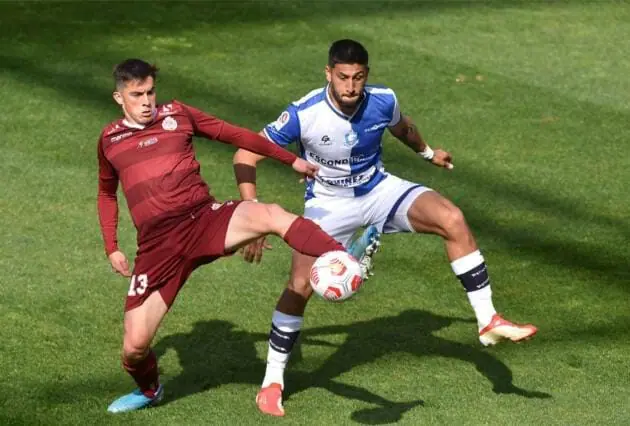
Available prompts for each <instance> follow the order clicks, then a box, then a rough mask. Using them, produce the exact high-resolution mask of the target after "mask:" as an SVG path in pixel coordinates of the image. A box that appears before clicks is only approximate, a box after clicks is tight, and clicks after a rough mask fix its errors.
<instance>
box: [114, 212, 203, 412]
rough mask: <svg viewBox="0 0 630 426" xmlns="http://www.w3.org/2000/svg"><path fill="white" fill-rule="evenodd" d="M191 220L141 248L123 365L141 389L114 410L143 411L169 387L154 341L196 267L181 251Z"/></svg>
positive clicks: (131, 292) (129, 300)
mask: <svg viewBox="0 0 630 426" xmlns="http://www.w3.org/2000/svg"><path fill="white" fill-rule="evenodd" d="M190 224H191V223H190V222H186V221H184V222H182V223H181V224H180V226H178V227H177V228H176V229H174V230H172V231H171V232H170V233H169V234H167V235H165V236H163V238H162V239H161V240H160V241H157V242H156V241H153V242H152V247H151V250H146V249H145V248H143V247H142V244H141V246H140V249H139V253H140V254H139V255H138V256H137V257H136V260H135V265H134V270H133V275H132V277H131V280H130V286H129V291H128V293H127V299H126V302H125V316H124V336H123V348H122V365H123V368H124V369H125V371H127V373H128V374H129V375H130V376H131V377H132V378H133V380H134V381H135V382H136V385H137V386H138V387H137V389H135V390H134V391H133V392H131V393H129V394H127V395H124V396H122V397H121V398H118V399H117V400H115V401H114V402H113V403H112V404H111V405H110V406H109V408H108V411H110V412H114V413H118V412H124V411H131V410H137V409H140V408H145V407H149V406H151V405H155V404H157V403H158V402H160V400H161V399H162V395H163V392H164V390H163V387H162V386H161V385H160V380H159V374H158V364H157V358H156V356H155V353H154V352H153V351H152V350H151V342H152V341H153V338H154V337H155V333H156V332H157V330H158V328H159V326H160V323H161V322H162V319H163V318H164V316H165V315H166V313H167V312H168V309H169V307H170V306H171V305H172V304H173V302H174V301H175V297H176V296H177V293H178V291H179V290H180V288H181V287H182V285H183V284H184V282H185V281H186V279H187V278H188V276H189V275H190V273H191V272H192V269H193V266H192V264H191V263H190V262H188V261H186V260H185V259H184V258H183V257H182V255H181V254H182V253H181V252H180V250H179V248H180V247H181V244H180V243H181V238H182V236H185V235H186V230H187V229H189V228H190Z"/></svg>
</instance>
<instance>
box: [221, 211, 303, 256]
mask: <svg viewBox="0 0 630 426" xmlns="http://www.w3.org/2000/svg"><path fill="white" fill-rule="evenodd" d="M296 218H297V216H296V215H294V214H292V213H289V212H287V211H286V210H284V209H283V208H282V207H280V206H279V205H277V204H264V203H255V202H249V201H245V202H242V203H240V204H239V205H238V207H237V208H236V209H235V210H234V213H233V214H232V216H231V218H230V220H229V224H228V226H227V230H226V235H225V240H224V247H225V250H226V251H228V252H233V251H235V250H237V249H239V248H240V247H243V246H245V245H247V244H249V243H250V242H252V241H254V240H256V239H258V238H260V237H261V236H263V235H267V234H271V233H273V234H277V235H282V234H284V233H285V232H286V231H287V230H288V229H289V227H290V226H291V224H292V223H293V221H294V220H295V219H296Z"/></svg>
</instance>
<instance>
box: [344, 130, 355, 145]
mask: <svg viewBox="0 0 630 426" xmlns="http://www.w3.org/2000/svg"><path fill="white" fill-rule="evenodd" d="M358 143H359V135H357V132H355V131H354V130H353V131H351V132H350V133H346V136H345V137H344V142H343V144H344V146H346V147H348V148H352V147H353V146H355V145H356V144H358Z"/></svg>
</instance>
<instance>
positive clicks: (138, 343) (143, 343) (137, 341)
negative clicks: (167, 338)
mask: <svg viewBox="0 0 630 426" xmlns="http://www.w3.org/2000/svg"><path fill="white" fill-rule="evenodd" d="M150 344H151V340H150V339H149V338H148V337H146V336H144V335H143V334H140V333H136V334H129V335H125V339H124V342H123V351H122V352H123V353H122V357H123V360H124V361H132V362H133V361H136V360H139V359H142V358H144V356H145V355H146V353H147V351H148V350H149V346H150Z"/></svg>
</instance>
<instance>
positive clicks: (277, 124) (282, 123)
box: [271, 111, 291, 130]
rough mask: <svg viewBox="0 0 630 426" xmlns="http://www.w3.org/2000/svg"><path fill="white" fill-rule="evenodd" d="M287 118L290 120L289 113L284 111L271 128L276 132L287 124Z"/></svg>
mask: <svg viewBox="0 0 630 426" xmlns="http://www.w3.org/2000/svg"><path fill="white" fill-rule="evenodd" d="M289 118H291V116H290V115H289V112H288V111H284V112H283V113H282V114H280V117H278V119H277V120H276V121H274V123H273V124H272V125H271V126H272V127H273V128H274V129H276V130H280V129H282V128H283V127H284V126H285V125H286V124H287V123H288V122H289Z"/></svg>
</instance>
